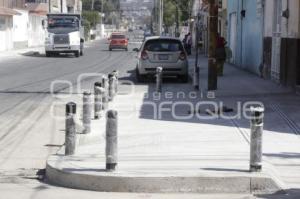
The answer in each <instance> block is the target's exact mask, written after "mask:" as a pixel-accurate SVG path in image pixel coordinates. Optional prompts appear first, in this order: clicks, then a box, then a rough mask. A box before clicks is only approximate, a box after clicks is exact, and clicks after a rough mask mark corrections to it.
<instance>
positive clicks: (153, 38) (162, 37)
mask: <svg viewBox="0 0 300 199" xmlns="http://www.w3.org/2000/svg"><path fill="white" fill-rule="evenodd" d="M157 39H169V40H176V41H181V40H180V39H179V38H177V37H169V36H151V37H147V38H146V40H145V41H149V40H157Z"/></svg>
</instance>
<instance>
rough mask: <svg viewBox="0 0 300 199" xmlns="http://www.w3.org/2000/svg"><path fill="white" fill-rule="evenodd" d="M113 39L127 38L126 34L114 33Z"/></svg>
mask: <svg viewBox="0 0 300 199" xmlns="http://www.w3.org/2000/svg"><path fill="white" fill-rule="evenodd" d="M111 38H112V39H125V35H112V36H111Z"/></svg>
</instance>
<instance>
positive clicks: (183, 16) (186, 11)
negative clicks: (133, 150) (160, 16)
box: [164, 0, 193, 24]
mask: <svg viewBox="0 0 300 199" xmlns="http://www.w3.org/2000/svg"><path fill="white" fill-rule="evenodd" d="M164 1H165V2H168V3H172V4H173V5H174V6H176V7H177V8H178V15H179V23H180V24H182V23H183V22H185V21H187V20H188V19H189V17H190V13H191V9H192V4H193V0H164ZM165 9H166V8H165ZM173 13H174V15H175V11H174V12H173ZM174 18H176V17H174ZM175 20H176V19H175Z"/></svg>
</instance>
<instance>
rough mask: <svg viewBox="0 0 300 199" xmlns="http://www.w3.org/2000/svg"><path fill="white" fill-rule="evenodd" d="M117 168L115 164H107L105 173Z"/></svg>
mask: <svg viewBox="0 0 300 199" xmlns="http://www.w3.org/2000/svg"><path fill="white" fill-rule="evenodd" d="M116 167H117V163H107V164H106V170H107V171H115V170H116Z"/></svg>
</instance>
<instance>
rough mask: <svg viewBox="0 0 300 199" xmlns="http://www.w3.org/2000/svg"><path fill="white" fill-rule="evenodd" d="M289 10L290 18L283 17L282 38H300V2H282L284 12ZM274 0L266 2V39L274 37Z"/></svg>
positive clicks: (283, 0) (287, 0)
mask: <svg viewBox="0 0 300 199" xmlns="http://www.w3.org/2000/svg"><path fill="white" fill-rule="evenodd" d="M287 8H289V15H290V16H289V18H288V19H286V18H284V17H282V34H281V35H282V37H285V38H300V22H299V21H300V20H299V17H300V1H299V0H282V11H284V10H286V9H287ZM273 13H274V2H273V0H266V6H265V32H264V36H265V37H272V32H273V15H274V14H273Z"/></svg>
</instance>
